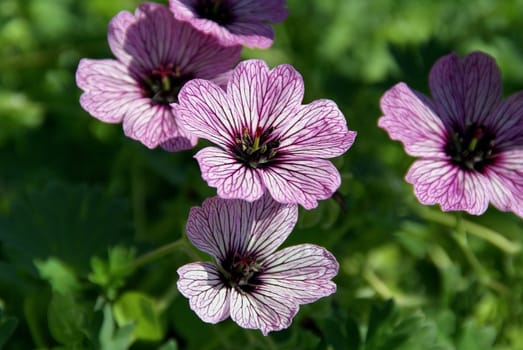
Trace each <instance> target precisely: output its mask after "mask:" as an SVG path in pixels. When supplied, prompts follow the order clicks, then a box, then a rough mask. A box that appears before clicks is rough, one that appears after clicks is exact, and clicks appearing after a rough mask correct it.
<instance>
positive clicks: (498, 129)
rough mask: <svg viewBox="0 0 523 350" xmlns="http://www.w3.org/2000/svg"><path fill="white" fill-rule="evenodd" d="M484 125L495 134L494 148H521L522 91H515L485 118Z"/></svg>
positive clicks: (498, 149)
mask: <svg viewBox="0 0 523 350" xmlns="http://www.w3.org/2000/svg"><path fill="white" fill-rule="evenodd" d="M484 125H485V126H486V127H487V128H489V129H490V131H491V132H493V133H494V135H496V137H495V148H496V149H497V151H498V152H499V151H500V150H507V149H512V148H516V147H519V148H523V92H519V93H515V94H513V95H512V96H510V97H509V98H507V99H506V100H504V101H503V102H501V103H500V104H499V105H498V107H497V108H496V110H495V111H494V112H493V113H492V114H491V115H490V116H489V117H487V118H485V121H484Z"/></svg>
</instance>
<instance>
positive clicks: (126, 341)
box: [98, 303, 134, 350]
mask: <svg viewBox="0 0 523 350" xmlns="http://www.w3.org/2000/svg"><path fill="white" fill-rule="evenodd" d="M103 314H104V318H103V322H102V327H101V328H100V334H99V336H98V340H99V341H100V349H101V350H127V349H129V347H130V346H131V344H132V343H133V341H134V340H133V330H134V324H133V323H128V324H126V325H124V326H122V327H120V328H118V329H117V330H116V331H115V325H114V319H113V314H112V312H111V305H110V304H109V303H107V304H105V306H104V309H103Z"/></svg>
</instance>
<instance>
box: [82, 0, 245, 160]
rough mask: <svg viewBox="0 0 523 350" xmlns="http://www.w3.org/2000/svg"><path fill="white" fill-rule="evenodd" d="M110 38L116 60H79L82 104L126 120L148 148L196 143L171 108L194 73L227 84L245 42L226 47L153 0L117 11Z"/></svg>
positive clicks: (107, 118)
mask: <svg viewBox="0 0 523 350" xmlns="http://www.w3.org/2000/svg"><path fill="white" fill-rule="evenodd" d="M108 41H109V45H110V47H111V51H112V52H113V54H114V55H115V56H116V58H117V60H113V59H99V60H95V59H82V60H81V61H80V64H79V66H78V70H77V72H76V82H77V84H78V86H79V87H80V88H81V89H82V90H83V91H84V93H83V94H82V96H81V97H80V104H81V105H82V107H83V108H84V109H85V110H86V111H87V112H89V113H90V114H91V115H92V116H94V117H95V118H97V119H99V120H101V121H103V122H107V123H121V122H123V129H124V133H125V135H126V136H128V137H130V138H132V139H135V140H138V141H140V142H142V143H143V144H144V145H145V146H147V147H149V148H154V147H156V146H158V145H161V146H162V147H164V148H165V149H167V150H169V151H178V150H183V149H188V148H191V147H193V146H194V145H195V144H196V141H197V138H196V137H195V136H193V135H191V134H189V133H187V132H186V131H185V130H183V127H182V126H181V125H180V124H179V121H178V119H177V117H176V114H175V113H174V110H173V108H172V106H173V105H175V104H176V102H177V96H178V92H179V90H180V88H181V87H182V86H183V84H184V83H185V82H186V81H188V80H190V79H193V78H202V79H213V80H215V81H216V82H217V83H220V84H222V85H225V82H226V79H227V78H228V73H227V72H230V69H231V68H232V67H233V66H234V65H235V64H236V63H237V62H238V61H239V59H240V53H241V47H239V46H236V47H232V46H231V47H223V46H222V45H220V44H218V42H217V41H216V40H215V39H214V38H213V37H211V36H208V35H205V34H203V33H201V32H199V31H197V30H195V29H194V28H192V27H191V26H190V25H189V24H187V23H183V22H179V21H177V20H176V19H175V18H174V16H173V14H172V12H171V11H170V10H169V8H167V7H166V6H162V5H159V4H154V3H144V4H141V5H140V7H139V8H138V9H137V10H136V11H135V14H134V16H133V15H132V14H131V13H129V12H127V11H122V12H120V13H118V14H117V15H116V16H115V17H114V18H113V19H112V20H111V22H110V24H109V31H108Z"/></svg>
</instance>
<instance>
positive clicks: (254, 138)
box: [177, 60, 356, 209]
mask: <svg viewBox="0 0 523 350" xmlns="http://www.w3.org/2000/svg"><path fill="white" fill-rule="evenodd" d="M303 92H304V87H303V79H302V77H301V75H300V74H299V73H298V72H297V71H296V70H295V69H294V68H293V67H292V66H290V65H280V66H277V67H276V68H274V69H272V70H269V68H268V67H267V65H266V64H265V62H263V61H260V60H247V61H243V62H241V63H240V64H239V65H238V66H237V67H236V69H235V70H234V71H233V73H232V76H231V79H230V80H229V82H228V85H227V91H226V92H225V91H223V89H221V88H220V87H218V86H217V85H215V84H213V83H212V82H209V81H206V80H201V79H195V80H192V81H190V82H188V83H187V84H186V85H185V86H184V87H183V88H182V90H181V91H180V94H179V96H178V97H179V105H178V108H177V113H178V117H179V119H180V120H181V121H182V122H183V123H184V125H185V127H186V129H187V130H188V131H189V132H191V133H192V134H194V135H196V136H197V137H201V138H204V139H207V140H209V141H211V142H213V143H215V144H216V145H217V146H218V147H207V148H204V149H202V150H201V151H199V152H198V153H197V154H196V156H195V158H196V159H197V160H198V162H199V164H200V168H201V171H202V177H203V178H204V180H205V181H207V183H208V184H209V185H210V186H212V187H216V188H217V191H218V195H219V196H220V197H223V198H240V199H244V200H247V201H254V200H256V199H258V198H260V197H261V196H262V195H263V193H265V192H266V190H267V191H269V192H270V194H271V195H272V197H273V198H274V199H275V200H276V201H278V202H280V203H298V204H301V205H302V206H303V207H304V208H306V209H311V208H314V207H316V206H317V205H318V203H317V200H319V199H326V198H329V197H330V196H331V195H332V194H333V193H334V192H335V191H336V189H337V188H338V187H339V186H340V183H341V179H340V174H339V172H338V170H337V169H336V167H335V166H334V165H332V163H331V162H330V161H328V160H326V158H332V157H337V156H340V155H341V154H343V153H344V152H345V151H347V149H348V148H349V147H350V146H351V145H352V143H353V141H354V138H355V136H356V133H355V132H354V131H350V130H348V129H347V123H346V120H345V118H344V116H343V114H342V113H341V112H340V110H339V109H338V107H337V106H336V104H335V103H334V102H333V101H330V100H317V101H314V102H312V103H310V104H307V105H302V104H301V102H302V99H303Z"/></svg>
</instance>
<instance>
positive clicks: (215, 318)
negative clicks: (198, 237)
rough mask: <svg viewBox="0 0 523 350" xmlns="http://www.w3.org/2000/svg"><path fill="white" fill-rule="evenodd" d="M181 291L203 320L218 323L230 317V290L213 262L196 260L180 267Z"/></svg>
mask: <svg viewBox="0 0 523 350" xmlns="http://www.w3.org/2000/svg"><path fill="white" fill-rule="evenodd" d="M178 276H179V277H180V278H179V279H178V282H177V286H178V290H179V291H180V293H181V294H182V295H183V296H184V297H186V298H188V299H189V305H190V307H191V310H193V311H194V312H195V313H196V314H197V315H198V316H199V317H200V318H201V319H202V320H203V321H205V322H209V323H218V322H220V321H223V320H225V319H226V318H227V317H229V307H230V295H229V294H230V290H229V289H228V288H227V287H226V286H225V285H224V284H223V282H222V280H221V278H220V274H219V272H218V271H217V270H216V268H215V267H214V265H213V264H211V263H208V262H196V263H191V264H187V265H184V266H182V267H180V268H179V269H178Z"/></svg>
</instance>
